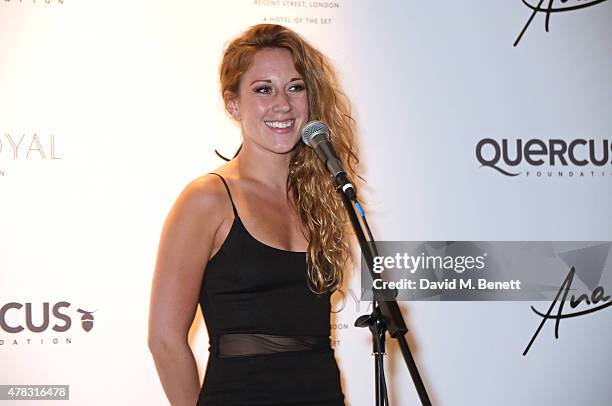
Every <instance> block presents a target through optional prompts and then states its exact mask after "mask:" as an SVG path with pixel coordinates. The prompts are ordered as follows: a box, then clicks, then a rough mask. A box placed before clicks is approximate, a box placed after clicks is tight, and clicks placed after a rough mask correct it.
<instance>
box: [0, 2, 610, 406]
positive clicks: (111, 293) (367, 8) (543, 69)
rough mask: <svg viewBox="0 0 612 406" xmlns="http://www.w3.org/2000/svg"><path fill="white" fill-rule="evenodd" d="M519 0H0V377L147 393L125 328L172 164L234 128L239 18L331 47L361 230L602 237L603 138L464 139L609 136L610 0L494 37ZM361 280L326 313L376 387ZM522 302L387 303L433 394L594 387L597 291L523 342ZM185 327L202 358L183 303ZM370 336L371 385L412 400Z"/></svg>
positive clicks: (178, 177)
mask: <svg viewBox="0 0 612 406" xmlns="http://www.w3.org/2000/svg"><path fill="white" fill-rule="evenodd" d="M532 3H533V4H534V5H535V4H536V2H535V1H532ZM545 3H548V2H545ZM586 3H589V2H585V1H580V2H579V1H577V0H569V1H568V2H566V3H561V2H559V1H555V2H554V4H553V6H554V7H562V6H563V7H569V6H574V5H578V4H586ZM590 3H593V2H592V1H591V2H590ZM531 13H532V11H531V10H530V9H529V8H528V7H527V6H525V5H524V4H523V3H522V2H521V1H520V0H512V1H496V2H482V1H475V0H470V1H464V2H452V1H444V2H437V3H435V4H433V3H431V2H417V1H412V0H410V1H408V0H395V1H392V0H384V1H377V2H371V1H360V0H354V1H348V0H338V1H332V2H322V1H310V0H307V1H285V0H276V1H273V0H269V1H268V0H254V1H253V0H233V1H221V0H215V1H207V2H200V1H194V0H191V1H189V0H181V1H174V2H165V1H142V0H141V1H137V0H135V1H117V0H114V1H104V2H102V1H88V2H82V1H80V2H77V1H74V0H65V1H57V0H55V1H54V0H48V1H47V0H45V1H41V0H39V1H33V0H31V1H16V0H6V1H2V3H0V199H1V202H2V203H1V206H0V207H1V211H0V306H4V305H6V304H8V303H11V302H15V303H18V304H21V305H23V307H22V308H19V309H11V310H7V311H6V313H5V322H6V324H8V325H10V326H18V325H20V326H23V327H26V328H25V329H24V330H23V331H21V332H16V333H11V332H7V331H6V330H3V329H0V384H69V385H70V390H71V392H70V401H64V402H62V401H58V402H56V404H71V405H107V404H126V405H127V404H148V405H163V404H167V401H166V400H165V396H164V394H163V391H162V389H161V385H160V384H159V381H158V378H157V375H156V372H155V368H154V365H153V361H152V358H151V356H150V355H149V352H148V349H147V345H146V341H147V340H146V331H147V329H146V323H147V320H146V318H147V313H148V300H149V291H150V281H151V276H152V270H153V264H154V260H155V254H156V249H157V242H158V238H159V232H160V230H161V225H162V222H163V219H164V217H165V215H166V213H167V211H168V210H169V208H170V206H171V204H172V202H173V201H174V199H175V198H176V196H177V194H178V193H179V191H180V190H181V189H182V188H183V186H184V185H185V184H186V183H187V182H188V181H189V180H190V179H193V178H195V177H197V176H199V175H201V174H204V173H206V172H208V171H209V170H211V169H212V168H214V167H216V166H218V165H219V164H220V163H221V162H220V160H219V159H218V158H217V157H216V156H215V155H214V153H213V150H214V149H215V148H217V149H219V150H220V151H222V152H223V153H225V154H226V155H230V154H232V153H233V151H234V150H235V148H236V147H237V146H238V145H239V131H238V128H237V127H236V126H235V125H234V124H233V123H232V122H231V121H230V120H229V119H228V118H227V116H226V115H225V114H224V112H223V109H222V105H221V100H220V97H219V95H218V93H219V92H218V80H217V69H218V63H219V60H220V56H221V53H222V49H223V45H224V43H225V42H226V41H227V40H229V39H231V38H232V37H234V36H235V35H236V34H238V33H239V32H241V31H242V30H244V29H245V28H246V27H248V26H250V25H252V24H255V23H259V22H278V23H282V24H286V25H288V26H290V27H292V28H293V29H295V30H297V31H298V32H300V33H301V34H303V35H304V36H305V37H306V38H308V39H309V40H311V41H312V42H313V43H314V44H316V45H317V46H318V47H319V48H320V49H321V50H322V51H323V52H324V53H326V54H327V55H329V56H330V57H331V58H332V60H333V61H334V63H335V65H336V67H337V69H338V72H339V74H340V77H341V81H342V83H343V85H344V88H345V90H346V92H347V94H348V95H349V97H350V98H351V100H352V102H353V104H354V112H355V116H356V118H357V121H358V125H359V129H360V135H361V150H362V157H363V163H364V173H365V176H366V179H367V181H368V184H367V186H366V187H365V188H364V190H363V191H362V192H363V193H364V194H365V195H366V200H367V201H368V206H367V210H368V213H369V221H370V223H371V225H372V226H373V229H374V234H375V236H376V237H377V238H378V239H381V240H399V241H402V240H417V241H419V240H443V241H447V240H551V241H553V240H559V241H563V240H569V241H581V240H589V241H592V240H604V241H611V240H612V217H611V216H610V215H609V213H610V209H609V208H610V207H612V191H611V186H612V166H611V165H610V164H609V162H610V160H608V164H607V165H605V166H603V167H597V168H593V167H592V165H591V166H589V167H587V168H577V167H575V166H572V165H569V166H567V167H561V166H559V165H557V166H555V167H554V168H552V167H551V166H550V165H548V166H547V165H544V166H542V167H533V166H532V167H530V166H528V165H527V166H525V165H523V166H522V167H521V168H520V170H521V175H519V176H517V177H507V176H504V175H502V174H500V173H498V172H497V171H495V170H493V169H491V168H486V167H480V163H479V162H478V161H477V160H476V156H475V147H476V144H477V143H478V141H479V140H481V139H483V138H493V139H496V140H498V141H500V142H501V140H502V139H504V138H506V139H511V140H515V139H523V140H528V139H533V138H538V139H544V140H548V139H563V140H566V141H567V142H568V143H569V142H570V141H571V140H573V139H576V138H584V139H594V140H598V142H599V141H601V140H612V137H611V136H610V130H611V128H612V115H611V114H610V110H611V108H612V96H611V95H612V73H611V72H612V44H611V43H610V41H609V39H610V37H611V34H612V28H611V27H612V25H611V22H612V2H602V3H599V4H595V5H593V6H591V7H587V8H583V9H580V10H575V11H569V12H555V13H551V16H550V26H549V32H546V31H545V29H544V20H545V15H544V13H538V14H537V15H536V16H535V17H534V19H533V21H532V23H531V25H530V26H529V27H528V29H527V30H526V32H525V35H524V36H523V37H522V39H521V41H520V42H519V44H518V45H517V46H516V47H514V46H513V43H514V42H515V40H516V38H517V36H518V34H519V32H520V31H521V29H522V28H523V26H524V24H525V23H526V22H527V20H528V19H529V17H530V15H531ZM581 153H582V152H581ZM582 154H583V153H582ZM598 154H601V152H598ZM610 155H612V154H610ZM539 170H541V171H543V174H542V176H540V177H538V176H537V171H539ZM581 170H584V172H587V170H588V173H586V175H585V176H579V175H578V174H579V172H580V171H581ZM591 170H593V174H591V172H590V171H591ZM548 171H551V173H552V176H550V177H549V176H548V175H547V172H548ZM559 171H562V172H563V175H562V176H559V174H558V172H559ZM570 171H573V172H572V173H573V174H575V175H571V176H570V175H569V172H570ZM527 172H529V175H527ZM610 260H611V259H610V258H608V261H610ZM563 277H564V275H561V274H560V279H559V283H561V282H562V280H563ZM609 289H610V290H612V287H609ZM359 290H360V286H359V283H358V279H357V278H355V279H354V280H353V282H352V284H351V285H347V286H345V287H344V288H343V293H336V294H335V295H334V300H335V304H334V307H335V310H336V314H335V316H334V320H333V325H332V328H333V332H334V339H335V340H336V341H335V344H336V345H335V350H336V355H337V358H338V361H339V364H340V368H341V371H342V374H343V387H344V391H345V394H346V395H347V400H348V403H349V404H350V405H353V406H361V405H371V404H373V398H374V396H373V383H372V381H373V370H372V360H371V357H370V355H369V353H370V342H369V333H368V332H366V331H364V330H361V329H355V328H354V327H352V324H353V322H354V319H355V318H356V317H357V316H358V315H360V314H363V313H364V312H365V311H366V310H367V305H368V304H367V303H359V302H357V301H356V300H355V298H354V296H353V295H352V294H351V293H353V294H356V293H355V292H359ZM58 302H68V303H70V305H69V306H67V307H64V308H63V309H60V310H59V312H60V313H61V314H65V315H66V316H67V317H70V320H71V325H70V328H69V329H68V330H67V331H59V332H58V331H55V330H53V326H54V325H56V324H57V325H59V326H64V325H65V322H64V321H62V318H61V317H56V316H57V315H55V316H54V314H53V313H52V312H50V313H51V314H50V319H49V322H50V323H49V325H48V326H47V328H46V329H44V331H42V332H33V331H31V329H28V328H27V325H26V319H27V318H28V314H30V315H31V318H32V321H33V324H34V325H40V324H41V323H42V322H43V315H44V313H45V311H44V307H43V303H49V304H50V306H51V307H53V305H54V304H56V303H58ZM27 303H30V304H31V307H32V309H31V311H28V310H27V309H26V304H27ZM531 304H533V303H527V302H515V303H508V302H504V303H495V302H479V303H476V302H416V303H410V304H403V305H402V306H403V308H404V309H405V310H406V320H407V323H408V326H409V328H410V333H409V336H408V338H409V342H410V344H411V346H412V349H413V352H414V355H415V358H416V360H417V362H418V365H419V368H420V371H421V374H422V376H423V379H424V381H425V383H426V386H427V387H428V389H429V393H430V396H431V398H432V401H433V403H434V404H436V405H491V404H495V405H517V404H539V405H542V404H543V405H560V404H562V405H570V404H582V403H584V404H593V405H605V404H609V402H610V395H612V389H610V385H609V384H608V379H607V375H606V372H607V370H608V369H609V365H610V362H611V361H612V355H611V354H612V352H611V351H610V343H609V334H610V332H611V331H612V330H611V329H610V326H611V325H612V324H611V322H612V313H611V312H610V310H607V311H606V310H603V311H600V312H597V313H593V314H591V315H589V316H586V317H581V318H576V319H571V320H567V321H564V322H563V323H562V326H561V334H560V338H559V339H558V340H555V339H554V336H553V327H552V324H551V323H549V324H547V325H546V326H545V327H544V329H543V331H542V333H541V334H540V336H539V338H538V340H537V341H536V343H535V344H534V347H533V348H532V349H531V350H530V353H529V354H528V355H527V356H526V357H523V356H522V352H523V350H524V348H525V346H526V345H527V343H528V342H529V339H530V338H531V335H532V334H533V332H534V331H535V329H536V327H537V324H538V322H539V320H540V319H539V318H538V317H537V316H535V315H534V314H533V313H532V312H531V310H530V305H531ZM545 305H546V304H545V303H542V304H540V307H544V306H545ZM77 309H82V310H84V311H87V312H93V313H91V314H92V315H93V316H94V319H95V321H94V323H93V328H92V329H91V331H89V332H87V331H85V330H84V329H83V327H82V325H83V324H82V322H81V316H82V313H79V312H78V311H77ZM199 317H200V316H199ZM192 332H193V334H192V341H191V342H192V346H193V348H194V351H195V352H196V354H197V357H198V360H199V362H200V367H201V369H202V370H203V368H204V367H205V360H206V355H207V351H206V349H207V337H206V335H205V331H204V330H203V324H202V323H201V321H200V322H196V324H195V325H194V328H193V330H192ZM389 352H390V355H389V356H388V357H387V373H388V381H389V387H390V392H391V399H392V405H410V404H418V398H417V395H416V392H415V390H414V388H413V386H412V383H411V381H410V377H409V375H408V373H407V372H406V371H405V368H404V367H403V365H402V360H401V358H400V357H399V353H398V351H397V348H396V347H395V345H393V344H392V343H390V344H389ZM201 372H202V371H201ZM0 402H1V401H0ZM20 404H23V405H25V404H34V402H28V401H23V402H22V403H20Z"/></svg>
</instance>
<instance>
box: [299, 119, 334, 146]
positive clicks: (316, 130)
mask: <svg viewBox="0 0 612 406" xmlns="http://www.w3.org/2000/svg"><path fill="white" fill-rule="evenodd" d="M319 134H324V135H325V138H329V127H328V126H327V124H325V123H324V122H322V121H310V122H308V123H306V125H305V126H304V128H302V142H303V143H304V144H306V145H308V146H309V147H312V145H310V140H312V138H313V137H314V136H315V135H319Z"/></svg>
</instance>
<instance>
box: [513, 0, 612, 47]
mask: <svg viewBox="0 0 612 406" xmlns="http://www.w3.org/2000/svg"><path fill="white" fill-rule="evenodd" d="M521 1H522V2H523V4H524V5H525V6H527V7H529V8H530V9H531V10H532V13H531V16H530V17H529V19H528V20H527V22H526V23H525V25H524V26H523V29H522V30H521V33H520V34H519V36H518V37H517V38H516V41H514V46H517V45H518V43H519V41H520V40H521V38H522V37H523V34H525V31H527V28H528V27H529V25H530V24H531V22H532V21H533V19H534V17H535V16H536V14H538V13H544V15H545V20H544V29H545V30H546V32H548V27H549V25H550V16H551V15H552V14H557V13H562V12H567V11H575V10H580V9H583V8H587V7H591V6H594V5H596V4H599V3H603V2H604V1H607V0H559V1H555V0H547V1H546V2H545V1H544V0H539V1H538V4H537V5H535V6H534V5H533V4H531V3H532V2H533V3H535V0H521ZM559 2H560V3H561V4H562V5H559V6H557V5H558V4H559ZM545 3H546V4H545ZM542 5H544V7H542Z"/></svg>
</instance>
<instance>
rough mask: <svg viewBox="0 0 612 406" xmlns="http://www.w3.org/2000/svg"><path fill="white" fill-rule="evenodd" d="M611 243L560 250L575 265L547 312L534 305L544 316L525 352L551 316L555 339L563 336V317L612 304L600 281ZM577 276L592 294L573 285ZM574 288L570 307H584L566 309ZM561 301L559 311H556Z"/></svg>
mask: <svg viewBox="0 0 612 406" xmlns="http://www.w3.org/2000/svg"><path fill="white" fill-rule="evenodd" d="M611 247H612V244H610V243H604V244H600V245H595V246H590V247H586V248H581V249H578V250H574V251H569V252H566V253H563V254H560V257H561V258H562V259H563V260H564V261H565V262H566V263H567V264H568V265H570V264H573V265H571V268H570V270H569V272H568V274H567V276H566V277H565V279H564V280H563V283H562V284H561V287H560V288H559V291H558V292H557V295H556V296H555V298H554V299H553V301H552V302H551V304H550V306H549V307H548V310H547V311H546V313H543V312H541V311H539V310H537V309H536V308H535V307H534V306H531V310H532V311H533V312H534V313H535V314H537V315H538V316H539V317H541V318H542V320H541V321H540V324H539V325H538V327H537V329H536V330H535V332H534V334H533V336H532V337H531V340H530V341H529V344H527V347H525V350H524V351H523V356H526V355H527V353H528V352H529V350H530V349H531V347H532V345H533V343H534V341H535V339H536V338H537V337H538V334H540V331H541V330H542V327H544V324H546V322H547V321H548V320H554V321H555V339H559V325H560V324H561V319H570V318H574V317H580V316H585V315H587V314H591V313H594V312H597V311H600V310H603V309H605V308H608V307H610V305H612V301H610V295H606V292H605V290H604V287H603V286H602V285H601V284H600V283H601V282H600V279H601V275H602V274H603V272H604V267H605V263H606V261H607V259H608V255H609V253H610V249H611ZM598 275H599V277H598ZM574 277H576V278H577V279H578V280H579V281H580V282H582V284H584V285H585V286H586V291H590V292H591V293H590V294H588V293H585V291H582V290H581V289H576V288H573V287H572V284H573V282H574ZM570 290H571V291H572V295H571V297H570V298H569V306H570V309H575V308H577V307H578V306H579V305H580V306H581V307H580V309H579V310H578V311H567V310H566V311H565V312H564V311H563V307H564V305H565V304H566V301H567V299H568V296H569V292H570ZM557 305H558V309H557V311H553V309H554V308H555V306H557Z"/></svg>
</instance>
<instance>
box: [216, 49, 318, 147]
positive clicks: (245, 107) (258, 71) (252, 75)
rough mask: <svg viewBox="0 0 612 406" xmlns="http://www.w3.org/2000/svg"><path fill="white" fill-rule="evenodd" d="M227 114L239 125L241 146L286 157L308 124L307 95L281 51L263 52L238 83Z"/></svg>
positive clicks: (288, 60)
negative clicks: (235, 95) (237, 89)
mask: <svg viewBox="0 0 612 406" xmlns="http://www.w3.org/2000/svg"><path fill="white" fill-rule="evenodd" d="M227 110H228V111H229V112H230V114H231V115H232V117H233V118H234V119H236V120H238V121H240V124H241V127H242V136H243V142H244V143H245V146H246V144H247V143H249V144H251V146H253V147H254V148H258V149H262V150H266V151H270V152H274V153H277V154H286V153H288V152H290V151H291V150H292V149H293V148H294V147H295V145H296V144H297V142H298V141H299V140H300V137H301V134H300V130H301V129H302V127H303V126H304V124H306V121H307V120H308V92H307V90H306V85H305V83H304V80H303V78H302V75H300V74H299V73H298V72H297V70H296V69H295V65H294V64H293V59H292V57H291V52H290V51H289V50H287V49H284V48H264V49H262V50H260V51H257V53H256V54H255V55H254V56H253V62H252V64H251V66H250V67H249V69H248V70H247V71H246V72H245V73H244V74H243V75H242V78H241V79H240V90H239V93H238V97H236V98H235V99H232V100H229V101H228V102H227Z"/></svg>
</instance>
